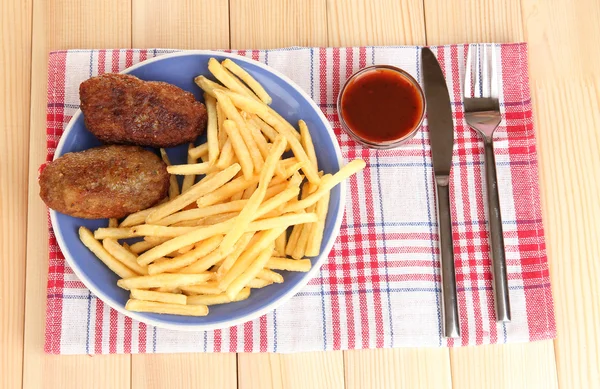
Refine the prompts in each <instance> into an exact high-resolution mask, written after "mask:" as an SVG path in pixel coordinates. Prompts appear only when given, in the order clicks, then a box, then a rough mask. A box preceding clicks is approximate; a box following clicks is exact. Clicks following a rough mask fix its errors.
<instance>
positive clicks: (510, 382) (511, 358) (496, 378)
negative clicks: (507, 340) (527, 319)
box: [450, 340, 558, 389]
mask: <svg viewBox="0 0 600 389" xmlns="http://www.w3.org/2000/svg"><path fill="white" fill-rule="evenodd" d="M553 347H554V346H553V343H552V341H551V340H547V341H543V342H536V343H529V344H507V345H490V346H479V347H466V348H456V349H452V350H450V356H451V361H452V384H453V387H454V388H461V389H463V388H465V389H470V388H473V389H478V388H482V387H485V388H486V389H502V388H510V389H553V388H558V382H557V380H556V364H555V363H554V348H553ZM474 367H476V368H474ZM482 385H483V386H482Z"/></svg>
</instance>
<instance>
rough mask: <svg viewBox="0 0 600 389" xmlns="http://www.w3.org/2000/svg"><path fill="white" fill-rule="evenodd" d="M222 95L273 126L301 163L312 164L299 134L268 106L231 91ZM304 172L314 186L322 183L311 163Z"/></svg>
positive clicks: (306, 165)
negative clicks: (271, 111)
mask: <svg viewBox="0 0 600 389" xmlns="http://www.w3.org/2000/svg"><path fill="white" fill-rule="evenodd" d="M221 93H223V94H226V95H227V96H228V97H229V98H230V99H231V101H232V102H233V104H234V105H235V106H237V107H239V108H241V109H243V110H244V111H247V112H252V113H255V114H257V115H258V116H260V118H261V119H263V120H264V121H265V122H266V123H267V124H269V125H271V126H273V128H275V130H277V132H278V133H279V134H281V135H283V136H284V137H285V138H286V140H287V141H288V142H289V144H290V148H291V149H292V152H293V153H294V156H295V157H296V158H297V159H298V160H299V161H307V162H310V160H309V159H308V156H307V155H306V152H305V151H304V148H303V147H302V144H300V142H299V141H298V138H297V137H296V135H295V134H298V133H297V132H295V131H291V130H289V129H288V128H287V127H286V126H285V125H284V124H283V121H281V120H280V119H278V118H277V117H275V116H274V115H273V114H272V113H270V112H269V110H268V106H266V105H263V104H262V103H259V102H257V101H255V100H252V99H250V98H248V97H245V96H241V95H239V94H236V93H231V92H229V91H224V92H221ZM288 124H289V123H288ZM302 171H303V172H304V174H306V178H307V179H308V180H309V181H310V182H312V183H313V184H318V183H319V182H320V180H321V179H320V178H319V175H318V174H317V169H315V168H314V166H313V165H312V164H310V163H307V164H305V165H304V166H303V167H302Z"/></svg>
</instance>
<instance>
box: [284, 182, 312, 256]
mask: <svg viewBox="0 0 600 389" xmlns="http://www.w3.org/2000/svg"><path fill="white" fill-rule="evenodd" d="M295 180H296V181H297V180H298V178H296V179H295ZM310 189H313V188H310V185H309V183H308V182H307V183H305V184H304V185H303V186H302V195H301V196H300V198H301V199H305V198H306V197H308V195H309V194H310ZM296 202H297V201H296ZM288 204H289V203H288ZM286 208H287V206H286ZM303 228H304V225H302V224H296V225H295V226H294V228H293V229H292V233H291V234H290V239H289V240H288V243H287V246H286V248H285V254H286V255H292V253H293V252H294V250H296V246H297V245H298V239H299V238H300V234H301V233H302V229H303Z"/></svg>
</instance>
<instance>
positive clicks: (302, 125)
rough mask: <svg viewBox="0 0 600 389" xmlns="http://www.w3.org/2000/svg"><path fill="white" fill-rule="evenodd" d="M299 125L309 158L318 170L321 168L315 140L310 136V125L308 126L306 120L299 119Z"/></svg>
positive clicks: (303, 144)
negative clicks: (314, 143)
mask: <svg viewBox="0 0 600 389" xmlns="http://www.w3.org/2000/svg"><path fill="white" fill-rule="evenodd" d="M298 127H299V128H300V136H301V137H302V139H301V141H302V147H304V150H305V151H306V155H307V156H308V160H309V161H310V163H311V164H312V165H313V166H314V167H315V169H316V170H319V164H318V162H317V154H316V153H315V146H314V145H313V141H312V138H311V136H310V131H308V127H307V126H306V123H305V122H304V120H299V121H298Z"/></svg>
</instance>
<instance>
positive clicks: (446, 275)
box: [421, 47, 460, 338]
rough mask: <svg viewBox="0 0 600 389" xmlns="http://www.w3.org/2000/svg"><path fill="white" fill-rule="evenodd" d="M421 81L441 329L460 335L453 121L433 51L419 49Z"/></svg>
mask: <svg viewBox="0 0 600 389" xmlns="http://www.w3.org/2000/svg"><path fill="white" fill-rule="evenodd" d="M421 64H422V71H423V85H424V92H425V100H426V106H427V123H428V127H429V141H430V145H431V158H432V162H433V173H434V175H435V184H436V198H437V213H438V232H439V237H440V243H439V247H440V274H441V280H442V316H443V333H444V336H445V337H447V338H458V337H460V327H459V319H458V303H457V296H456V274H455V270H454V249H453V247H454V246H453V242H452V222H451V219H450V190H449V184H450V169H451V168H452V149H453V146H454V123H453V121H452V108H451V107H450V96H449V95H448V87H447V86H446V79H445V78H444V74H443V73H442V69H441V68H440V64H439V63H438V61H437V58H436V57H435V54H433V52H432V51H431V50H430V49H429V48H427V47H424V48H423V49H421Z"/></svg>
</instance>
